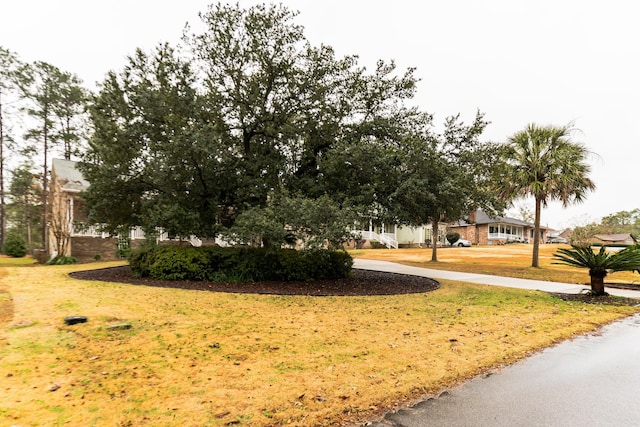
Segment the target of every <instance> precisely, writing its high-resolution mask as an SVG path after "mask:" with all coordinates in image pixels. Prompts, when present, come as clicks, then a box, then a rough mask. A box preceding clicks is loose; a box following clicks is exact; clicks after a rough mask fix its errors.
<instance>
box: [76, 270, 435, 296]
mask: <svg viewBox="0 0 640 427" xmlns="http://www.w3.org/2000/svg"><path fill="white" fill-rule="evenodd" d="M71 277H74V278H76V279H83V280H99V281H104V282H118V283H129V284H134V285H145V286H158V287H163V288H177V289H191V290H204V291H213V292H230V293H250V294H277V295H310V296H329V295H337V296H355V295H397V294H415V293H423V292H430V291H433V290H435V289H438V288H439V287H440V283H439V282H438V281H436V280H433V279H430V278H428V277H420V276H410V275H406V274H397V273H385V272H380V271H370V270H358V269H354V270H353V277H350V278H348V279H338V280H316V281H313V282H252V283H220V282H199V281H198V282H196V281H169V280H156V279H150V278H138V277H134V276H133V274H132V273H131V269H130V268H129V267H128V266H124V267H112V268H103V269H98V270H87V271H78V272H75V273H71Z"/></svg>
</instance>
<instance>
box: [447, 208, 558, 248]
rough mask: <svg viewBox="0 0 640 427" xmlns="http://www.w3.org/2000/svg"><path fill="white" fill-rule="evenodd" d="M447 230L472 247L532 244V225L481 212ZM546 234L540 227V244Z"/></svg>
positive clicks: (478, 211) (450, 225)
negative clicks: (465, 240)
mask: <svg viewBox="0 0 640 427" xmlns="http://www.w3.org/2000/svg"><path fill="white" fill-rule="evenodd" d="M448 228H449V230H450V231H453V232H456V233H459V234H460V237H461V238H462V239H467V240H469V241H471V243H472V244H474V245H497V244H504V243H529V242H533V231H534V224H533V223H530V222H527V221H522V220H519V219H515V218H509V217H502V216H497V217H491V216H489V215H487V214H486V213H485V212H484V211H481V210H476V211H475V212H473V213H471V214H470V215H469V217H468V218H467V219H466V220H461V221H457V222H455V223H452V224H449V226H448ZM547 232H548V229H547V228H546V227H540V241H541V242H544V241H545V238H546V234H547Z"/></svg>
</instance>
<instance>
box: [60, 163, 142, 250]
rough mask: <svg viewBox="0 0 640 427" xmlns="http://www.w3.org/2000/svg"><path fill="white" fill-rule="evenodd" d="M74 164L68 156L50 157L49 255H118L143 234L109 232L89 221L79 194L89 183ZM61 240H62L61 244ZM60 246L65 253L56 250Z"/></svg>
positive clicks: (132, 231)
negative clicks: (61, 157) (120, 234)
mask: <svg viewBox="0 0 640 427" xmlns="http://www.w3.org/2000/svg"><path fill="white" fill-rule="evenodd" d="M76 166H77V162H74V161H71V160H63V159H53V160H52V166H51V193H50V200H51V213H50V221H49V242H50V244H49V254H48V256H49V257H54V256H56V255H59V256H73V257H75V258H77V259H78V260H79V261H90V260H92V259H95V258H100V259H101V260H103V261H105V260H114V259H117V258H118V256H117V255H118V249H123V248H124V247H125V246H128V245H129V244H130V243H132V241H133V240H136V239H141V238H144V234H143V233H142V232H141V230H137V229H132V230H131V233H130V235H129V236H120V237H118V236H111V235H110V234H109V233H104V232H102V231H101V230H100V229H99V227H97V226H95V225H92V224H89V223H88V222H87V221H88V212H87V208H86V205H85V203H84V201H83V200H82V198H81V197H80V195H81V193H82V192H83V191H85V190H87V189H88V188H89V183H88V182H87V181H86V180H85V179H84V177H83V176H82V173H81V172H80V171H79V170H78V169H77V168H76ZM61 240H64V241H65V242H64V244H62V245H60V244H59V243H60V241H61ZM59 247H62V248H63V252H64V253H61V254H59V253H57V252H58V248H59Z"/></svg>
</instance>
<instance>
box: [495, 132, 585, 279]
mask: <svg viewBox="0 0 640 427" xmlns="http://www.w3.org/2000/svg"><path fill="white" fill-rule="evenodd" d="M570 132H571V128H570V127H569V126H564V127H554V126H545V127H541V126H537V125H535V124H530V125H529V126H527V128H526V129H525V130H523V131H520V132H518V133H516V134H515V135H513V136H512V137H511V138H510V139H509V142H508V143H507V144H506V146H505V158H504V160H505V162H506V165H507V166H506V171H505V173H506V176H505V177H504V180H503V181H502V183H501V185H502V188H501V191H500V197H501V198H502V199H503V200H513V199H515V198H517V197H527V196H533V197H534V199H535V216H534V235H533V256H532V261H531V266H532V267H539V263H538V254H539V248H540V211H541V208H542V207H543V206H547V204H548V202H549V201H552V200H559V201H561V202H562V204H563V206H564V207H566V206H568V205H569V204H571V203H579V202H582V201H583V200H584V199H585V197H586V194H587V193H588V192H589V191H591V190H593V189H595V184H594V183H593V181H591V179H589V177H588V174H589V172H590V170H591V167H590V166H589V165H588V164H587V163H586V161H585V160H586V157H587V154H588V151H587V149H586V148H585V147H584V146H583V145H582V144H578V143H574V142H571V141H570V139H569V134H570Z"/></svg>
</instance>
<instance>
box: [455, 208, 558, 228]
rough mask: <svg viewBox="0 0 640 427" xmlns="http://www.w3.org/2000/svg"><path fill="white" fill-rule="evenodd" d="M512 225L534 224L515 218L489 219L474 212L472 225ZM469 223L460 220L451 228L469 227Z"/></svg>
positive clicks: (479, 212)
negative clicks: (474, 217) (474, 218)
mask: <svg viewBox="0 0 640 427" xmlns="http://www.w3.org/2000/svg"><path fill="white" fill-rule="evenodd" d="M497 223H500V224H512V225H520V226H523V227H533V226H534V224H533V223H531V222H527V221H522V220H520V219H516V218H508V217H504V216H497V217H490V216H489V215H487V214H486V213H485V212H484V211H481V210H477V211H476V220H475V222H474V223H473V224H478V225H482V224H497ZM470 224H471V223H470V222H468V221H465V220H460V221H457V222H455V223H453V224H452V225H453V226H458V227H464V226H467V225H470ZM540 228H543V229H544V228H546V227H540Z"/></svg>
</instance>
